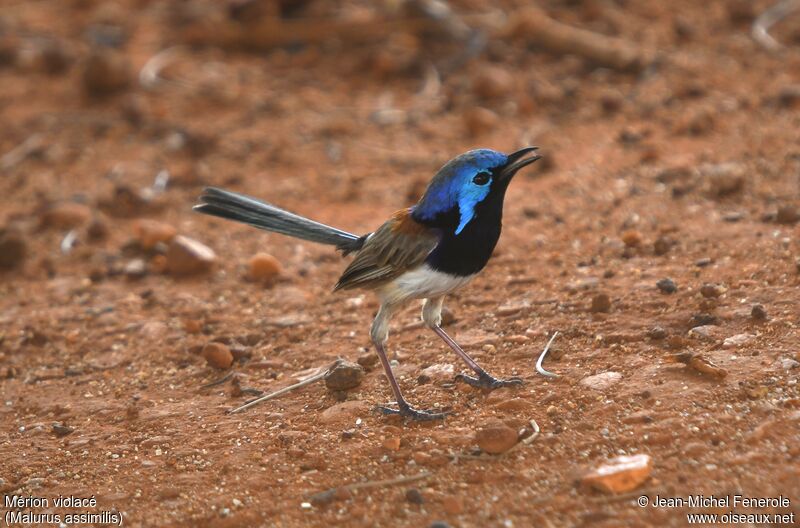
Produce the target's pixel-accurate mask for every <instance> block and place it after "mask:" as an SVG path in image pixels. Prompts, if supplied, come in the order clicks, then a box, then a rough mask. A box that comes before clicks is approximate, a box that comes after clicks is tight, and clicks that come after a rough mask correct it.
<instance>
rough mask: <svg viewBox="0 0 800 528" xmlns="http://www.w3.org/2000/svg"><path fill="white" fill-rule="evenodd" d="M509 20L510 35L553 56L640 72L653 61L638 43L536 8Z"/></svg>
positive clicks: (528, 9) (517, 14) (522, 11)
mask: <svg viewBox="0 0 800 528" xmlns="http://www.w3.org/2000/svg"><path fill="white" fill-rule="evenodd" d="M509 20H510V25H509V28H508V32H509V33H511V34H512V35H515V36H519V37H520V38H522V39H524V40H526V41H528V42H530V43H532V44H535V45H538V46H540V47H541V48H543V49H545V50H547V51H550V52H552V53H557V54H570V53H571V54H575V55H578V56H580V57H583V58H585V59H588V60H590V61H592V62H594V63H597V64H599V65H601V66H606V67H608V68H613V69H615V70H622V71H641V70H643V69H645V68H646V67H647V66H648V65H649V64H650V63H652V62H653V60H652V57H650V56H649V55H648V54H647V53H645V52H643V51H642V50H641V48H640V46H639V45H638V44H637V43H633V42H628V41H626V40H623V39H620V38H615V37H609V36H606V35H602V34H600V33H595V32H593V31H587V30H585V29H581V28H576V27H573V26H570V25H567V24H564V23H561V22H558V21H556V20H553V19H552V18H550V17H549V16H548V15H547V13H545V12H544V11H543V10H541V9H539V8H537V7H528V8H525V9H521V10H520V11H519V12H516V13H513V14H512V15H511V16H510V17H509Z"/></svg>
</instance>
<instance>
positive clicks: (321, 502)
mask: <svg viewBox="0 0 800 528" xmlns="http://www.w3.org/2000/svg"><path fill="white" fill-rule="evenodd" d="M336 491H337V490H336V489H335V488H334V489H329V490H325V491H320V492H319V493H315V494H313V495H312V496H311V497H310V498H309V502H311V504H313V505H314V506H326V505H328V504H330V503H332V502H333V501H334V500H336ZM304 504H305V503H304ZM301 507H302V504H301Z"/></svg>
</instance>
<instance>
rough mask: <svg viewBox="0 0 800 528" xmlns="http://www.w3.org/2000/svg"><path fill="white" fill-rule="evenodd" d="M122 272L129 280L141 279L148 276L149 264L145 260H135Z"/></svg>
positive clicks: (126, 265)
mask: <svg viewBox="0 0 800 528" xmlns="http://www.w3.org/2000/svg"><path fill="white" fill-rule="evenodd" d="M122 272H123V273H124V274H125V276H126V277H128V278H129V279H141V278H142V277H144V276H145V275H147V264H146V263H145V261H144V259H133V260H131V261H129V262H128V263H127V264H125V267H124V268H123V269H122Z"/></svg>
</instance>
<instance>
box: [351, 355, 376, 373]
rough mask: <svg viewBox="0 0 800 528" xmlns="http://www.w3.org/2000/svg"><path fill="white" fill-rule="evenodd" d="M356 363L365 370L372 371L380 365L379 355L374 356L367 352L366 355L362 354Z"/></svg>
mask: <svg viewBox="0 0 800 528" xmlns="http://www.w3.org/2000/svg"><path fill="white" fill-rule="evenodd" d="M356 363H358V364H359V365H361V366H362V367H364V368H365V369H367V370H370V369H371V368H373V367H374V366H375V365H376V364H377V363H378V354H374V353H372V352H367V353H366V354H362V355H360V356H358V359H357V360H356Z"/></svg>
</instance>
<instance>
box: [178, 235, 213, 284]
mask: <svg viewBox="0 0 800 528" xmlns="http://www.w3.org/2000/svg"><path fill="white" fill-rule="evenodd" d="M166 259H167V261H166V266H167V271H169V272H170V273H172V274H174V275H192V274H195V273H203V272H206V271H208V270H210V269H211V267H212V266H213V265H214V262H215V261H216V259H217V256H216V254H215V253H214V251H213V250H212V249H211V248H209V247H208V246H206V245H204V244H201V243H200V242H198V241H196V240H193V239H191V238H188V237H185V236H181V235H178V236H176V237H175V238H173V239H172V242H170V244H169V247H168V249H167V254H166Z"/></svg>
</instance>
